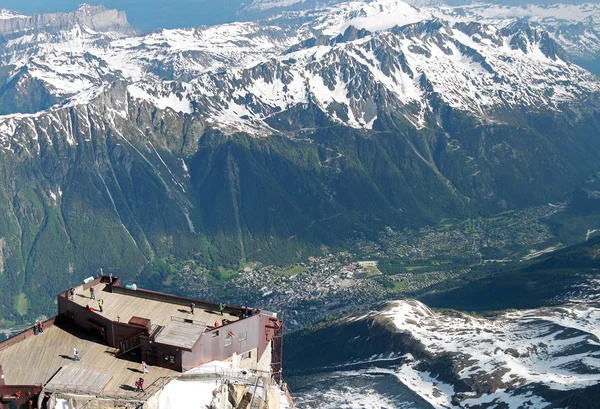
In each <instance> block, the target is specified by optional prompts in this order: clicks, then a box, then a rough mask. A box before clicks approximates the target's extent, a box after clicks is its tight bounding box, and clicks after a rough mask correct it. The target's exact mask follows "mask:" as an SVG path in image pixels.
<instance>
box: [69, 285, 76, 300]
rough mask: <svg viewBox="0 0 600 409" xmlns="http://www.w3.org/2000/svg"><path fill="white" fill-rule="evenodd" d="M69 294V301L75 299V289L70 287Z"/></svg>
mask: <svg viewBox="0 0 600 409" xmlns="http://www.w3.org/2000/svg"><path fill="white" fill-rule="evenodd" d="M69 294H71V299H72V300H73V299H75V289H74V288H73V287H71V289H70V290H69Z"/></svg>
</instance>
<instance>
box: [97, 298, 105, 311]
mask: <svg viewBox="0 0 600 409" xmlns="http://www.w3.org/2000/svg"><path fill="white" fill-rule="evenodd" d="M103 305H104V300H98V308H100V312H102V311H103V310H102V306H103Z"/></svg>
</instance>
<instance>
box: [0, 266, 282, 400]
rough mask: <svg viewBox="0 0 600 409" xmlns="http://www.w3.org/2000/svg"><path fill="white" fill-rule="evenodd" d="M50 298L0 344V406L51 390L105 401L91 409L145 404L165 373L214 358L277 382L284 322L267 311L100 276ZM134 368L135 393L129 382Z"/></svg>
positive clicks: (174, 374) (45, 396) (44, 396)
mask: <svg viewBox="0 0 600 409" xmlns="http://www.w3.org/2000/svg"><path fill="white" fill-rule="evenodd" d="M100 300H102V303H101V304H102V305H101V307H100ZM57 303H58V315H57V316H55V317H53V318H51V319H49V320H46V321H45V322H43V328H42V329H43V332H40V328H39V326H37V325H36V326H35V327H33V328H29V329H27V330H25V331H23V332H21V333H20V334H18V335H15V336H13V337H11V338H9V339H7V340H6V341H4V342H1V343H0V408H1V409H9V408H10V409H13V408H19V409H25V408H27V409H31V408H34V407H36V408H40V409H41V408H48V409H51V408H54V407H55V405H56V404H55V401H56V396H86V397H90V400H91V401H96V402H103V403H102V404H100V405H99V406H93V408H95V407H98V408H100V407H101V408H117V407H119V408H120V407H123V408H125V407H131V408H142V407H144V408H151V407H155V406H153V405H149V404H148V402H149V401H150V400H151V398H152V396H153V395H155V394H156V393H157V392H158V391H160V390H161V388H163V387H164V386H165V385H166V384H167V383H168V382H170V381H171V380H173V379H177V378H178V377H180V376H181V375H182V373H184V372H186V371H188V370H190V369H192V368H196V367H198V366H200V365H203V364H206V363H209V362H213V361H229V362H231V365H234V366H235V367H236V368H247V371H248V372H249V373H250V374H255V375H256V376H257V379H258V377H261V378H264V379H271V380H274V381H275V382H280V381H281V352H282V335H283V321H282V320H281V319H279V318H278V317H277V314H275V313H270V312H266V311H260V310H255V309H251V308H247V307H234V306H229V305H219V304H214V303H209V302H203V301H199V300H193V299H188V298H182V297H176V296H172V295H168V294H163V293H158V292H154V291H148V290H143V289H138V288H136V287H135V285H132V286H129V285H128V286H122V285H121V280H120V279H119V278H116V277H112V276H104V275H103V276H99V277H96V278H93V279H92V278H90V279H89V280H86V282H84V283H83V284H81V285H79V286H77V287H74V288H73V289H71V290H68V291H65V292H64V293H61V294H59V295H58V296H57ZM75 350H77V355H78V356H75V353H74V352H75ZM142 362H146V363H147V365H148V372H147V373H145V371H144V368H143V367H142ZM142 376H143V378H144V383H145V385H146V386H145V388H144V391H143V392H140V391H137V390H136V389H134V387H133V386H134V385H135V383H136V380H137V379H138V378H139V377H142ZM53 395H56V396H54V400H53V399H52V397H53ZM78 407H79V406H78Z"/></svg>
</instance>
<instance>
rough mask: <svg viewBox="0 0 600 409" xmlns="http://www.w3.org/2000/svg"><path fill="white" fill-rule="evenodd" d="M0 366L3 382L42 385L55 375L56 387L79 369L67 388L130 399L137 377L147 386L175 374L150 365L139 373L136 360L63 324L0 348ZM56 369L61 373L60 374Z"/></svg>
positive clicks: (133, 393)
mask: <svg viewBox="0 0 600 409" xmlns="http://www.w3.org/2000/svg"><path fill="white" fill-rule="evenodd" d="M73 347H76V348H77V349H78V350H79V355H80V356H81V361H78V362H76V361H74V360H73ZM0 365H2V369H3V371H4V380H5V381H6V383H7V384H12V385H38V384H42V385H43V384H46V383H47V382H48V381H50V380H51V379H53V378H54V376H55V374H56V379H53V383H54V384H55V385H54V386H55V387H57V386H59V385H58V384H60V382H61V377H64V376H65V375H69V373H71V374H72V373H76V372H77V369H80V375H81V376H80V377H75V378H71V380H70V382H69V387H70V388H78V387H81V388H83V389H91V388H94V387H95V388H99V389H100V390H102V392H103V393H105V394H108V395H111V394H113V395H118V396H123V397H129V398H132V399H136V398H139V397H140V394H139V393H137V392H135V391H134V385H135V381H136V379H137V378H139V377H140V376H142V377H143V378H144V380H145V385H146V387H148V386H150V385H152V384H153V383H155V382H157V381H158V382H160V380H161V379H164V378H166V377H169V376H172V375H174V374H176V372H175V371H173V370H170V369H166V368H160V367H154V366H153V367H150V368H149V373H147V374H142V365H141V364H140V363H137V362H132V361H129V360H126V359H120V358H116V357H115V356H114V349H113V348H110V347H108V346H106V345H104V344H103V343H102V341H100V340H95V339H92V338H90V337H89V335H88V334H87V333H85V332H83V331H80V330H79V329H76V328H74V327H69V326H63V325H55V326H51V327H48V328H46V329H45V330H44V332H43V333H41V334H39V335H36V336H32V337H29V338H27V339H25V340H23V341H21V342H18V343H16V344H14V345H12V346H9V347H7V348H5V349H3V350H0ZM61 368H63V369H61ZM59 370H60V371H62V370H65V372H64V373H63V374H61V372H60V371H59ZM73 371H75V372H73ZM107 379H108V381H106V380H107ZM105 381H106V382H105ZM100 384H102V385H101V386H100ZM50 385H52V383H51V384H50ZM94 385H98V386H94ZM55 389H56V388H55ZM58 389H60V388H58Z"/></svg>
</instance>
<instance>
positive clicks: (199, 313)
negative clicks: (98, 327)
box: [74, 283, 239, 326]
mask: <svg viewBox="0 0 600 409" xmlns="http://www.w3.org/2000/svg"><path fill="white" fill-rule="evenodd" d="M93 288H94V292H95V295H96V299H95V300H92V299H91V298H90V291H89V290H85V291H84V290H83V287H82V286H78V287H76V288H75V296H74V301H75V302H76V303H78V304H79V305H82V306H84V307H85V306H86V305H89V306H90V307H92V308H94V310H95V311H96V313H97V314H100V315H102V316H104V317H105V318H108V319H110V320H112V321H121V322H129V320H130V319H131V318H132V317H141V318H148V319H150V320H151V322H152V325H162V326H166V325H167V324H168V323H169V322H171V321H172V317H176V319H177V320H181V319H188V320H190V319H191V320H194V321H195V322H200V323H205V324H206V325H207V326H212V325H214V323H215V321H219V324H220V323H221V320H222V319H223V318H226V319H228V320H230V321H237V320H239V317H236V316H233V315H230V314H227V313H223V316H221V314H220V313H219V311H218V310H216V309H208V308H206V309H205V308H203V305H201V304H198V305H196V308H195V311H194V314H192V313H191V312H190V308H189V307H188V306H187V305H181V303H176V302H168V301H166V300H165V301H163V300H155V299H148V298H144V297H142V296H140V297H137V296H135V292H132V293H131V294H121V293H118V292H113V293H111V292H110V289H109V288H108V285H107V284H103V283H99V284H96V285H95V286H94V287H93ZM100 299H102V300H104V305H103V310H104V311H103V312H100V309H99V307H98V300H100Z"/></svg>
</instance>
